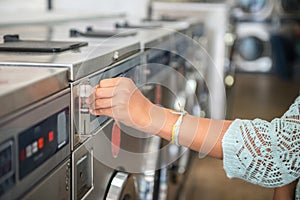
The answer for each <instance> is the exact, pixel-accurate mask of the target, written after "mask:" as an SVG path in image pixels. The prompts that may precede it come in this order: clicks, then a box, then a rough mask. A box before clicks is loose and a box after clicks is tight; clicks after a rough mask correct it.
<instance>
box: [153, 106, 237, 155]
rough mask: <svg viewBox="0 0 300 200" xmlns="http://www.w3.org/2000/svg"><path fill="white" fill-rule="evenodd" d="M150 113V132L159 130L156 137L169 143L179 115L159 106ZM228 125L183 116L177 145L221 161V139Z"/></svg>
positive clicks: (225, 122) (211, 120)
mask: <svg viewBox="0 0 300 200" xmlns="http://www.w3.org/2000/svg"><path fill="white" fill-rule="evenodd" d="M150 113H151V114H150V115H151V118H152V119H153V121H152V125H151V128H150V130H156V131H157V130H159V131H157V133H158V135H159V136H160V137H162V138H164V139H166V140H169V141H170V140H171V137H172V128H173V125H174V124H175V122H176V121H177V119H178V117H179V115H177V114H173V113H172V112H171V111H170V110H169V109H165V108H162V107H159V106H155V107H154V108H153V109H152V111H151V112H150ZM230 124H231V121H226V120H213V119H207V118H200V117H195V116H192V115H185V116H184V118H183V122H182V124H181V128H180V132H179V144H180V145H182V146H186V147H189V148H190V149H193V150H195V151H198V152H200V153H205V154H206V153H207V154H208V155H210V156H212V157H216V158H220V159H222V158H223V152H222V138H223V136H224V134H225V132H226V130H227V129H228V127H229V126H230Z"/></svg>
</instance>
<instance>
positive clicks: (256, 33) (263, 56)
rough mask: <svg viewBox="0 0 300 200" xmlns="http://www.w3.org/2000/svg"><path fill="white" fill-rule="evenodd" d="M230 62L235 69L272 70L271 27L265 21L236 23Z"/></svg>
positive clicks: (265, 71) (248, 70) (246, 70)
mask: <svg viewBox="0 0 300 200" xmlns="http://www.w3.org/2000/svg"><path fill="white" fill-rule="evenodd" d="M235 32H236V41H235V44H234V46H233V55H232V62H233V63H234V65H235V66H236V70H237V71H243V72H263V73H270V72H272V46H271V29H270V25H269V24H265V23H238V24H236V31H235Z"/></svg>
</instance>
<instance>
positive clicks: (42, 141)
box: [38, 138, 44, 149]
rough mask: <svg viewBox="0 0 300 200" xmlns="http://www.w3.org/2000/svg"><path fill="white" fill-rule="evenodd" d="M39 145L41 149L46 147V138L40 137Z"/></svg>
mask: <svg viewBox="0 0 300 200" xmlns="http://www.w3.org/2000/svg"><path fill="white" fill-rule="evenodd" d="M38 147H39V149H42V148H43V147H44V138H39V140H38Z"/></svg>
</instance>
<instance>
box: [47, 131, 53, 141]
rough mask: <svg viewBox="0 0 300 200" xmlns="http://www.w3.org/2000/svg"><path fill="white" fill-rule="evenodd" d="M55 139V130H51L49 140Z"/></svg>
mask: <svg viewBox="0 0 300 200" xmlns="http://www.w3.org/2000/svg"><path fill="white" fill-rule="evenodd" d="M53 139H54V132H53V131H50V132H49V133H48V140H49V142H52V141H53Z"/></svg>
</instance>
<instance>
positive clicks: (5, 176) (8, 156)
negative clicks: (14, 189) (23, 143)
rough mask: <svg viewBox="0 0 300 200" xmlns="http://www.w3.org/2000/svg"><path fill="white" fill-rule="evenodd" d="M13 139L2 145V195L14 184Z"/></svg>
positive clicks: (0, 161) (0, 167) (0, 160)
mask: <svg viewBox="0 0 300 200" xmlns="http://www.w3.org/2000/svg"><path fill="white" fill-rule="evenodd" d="M13 147H14V142H13V139H10V140H8V141H5V142H3V143H2V144H1V145H0V195H1V194H3V193H4V192H5V191H6V190H7V189H9V188H10V187H11V186H13V185H14V176H15V169H14V162H13V160H14V158H13V154H14V153H13V150H14V148H13Z"/></svg>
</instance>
